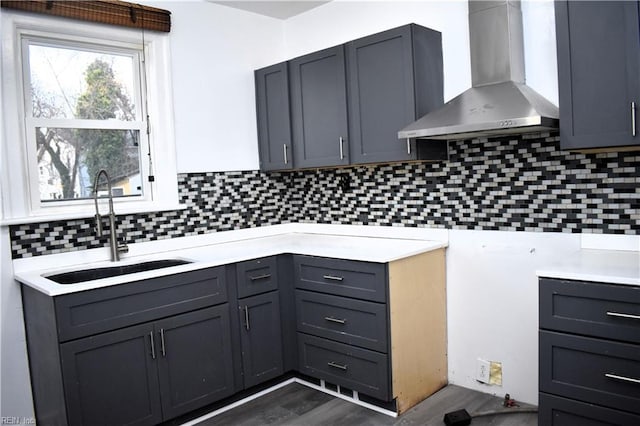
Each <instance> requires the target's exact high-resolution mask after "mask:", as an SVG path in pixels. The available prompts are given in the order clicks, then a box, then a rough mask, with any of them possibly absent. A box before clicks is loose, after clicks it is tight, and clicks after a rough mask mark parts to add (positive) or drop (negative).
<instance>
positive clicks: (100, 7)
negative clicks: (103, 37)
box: [0, 0, 171, 32]
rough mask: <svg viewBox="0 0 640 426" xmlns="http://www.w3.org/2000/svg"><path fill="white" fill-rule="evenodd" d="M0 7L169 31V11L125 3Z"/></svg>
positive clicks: (29, 0)
mask: <svg viewBox="0 0 640 426" xmlns="http://www.w3.org/2000/svg"><path fill="white" fill-rule="evenodd" d="M0 5H1V6H2V7H3V8H7V9H15V10H22V11H26V12H33V13H40V14H44V15H52V16H61V17H64V18H71V19H79V20H82V21H90V22H99V23H102V24H109V25H117V26H121V27H129V28H141V29H145V30H152V31H163V32H169V31H170V30H171V12H169V11H168V10H164V9H157V8H155V7H149V6H143V5H140V4H136V3H128V2H124V1H116V0H98V1H81V0H78V1H51V0H22V1H6V0H2V1H0Z"/></svg>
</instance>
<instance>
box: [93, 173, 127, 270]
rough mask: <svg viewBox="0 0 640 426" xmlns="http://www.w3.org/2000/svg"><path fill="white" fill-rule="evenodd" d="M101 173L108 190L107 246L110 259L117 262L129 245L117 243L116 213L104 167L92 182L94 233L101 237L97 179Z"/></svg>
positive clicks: (109, 181) (109, 182)
mask: <svg viewBox="0 0 640 426" xmlns="http://www.w3.org/2000/svg"><path fill="white" fill-rule="evenodd" d="M102 175H104V177H105V178H106V179H107V191H108V192H109V195H108V197H109V248H110V249H111V261H112V262H117V261H118V260H120V253H127V252H128V251H129V247H128V246H127V245H126V244H118V236H117V235H116V214H115V212H114V211H113V195H112V194H111V180H110V179H109V175H108V174H107V171H106V170H104V169H102V170H100V171H99V172H98V173H96V178H95V179H94V182H93V202H94V203H95V205H96V233H97V234H98V237H102V216H101V215H100V211H99V210H98V181H99V180H100V176H102Z"/></svg>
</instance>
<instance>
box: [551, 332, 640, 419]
mask: <svg viewBox="0 0 640 426" xmlns="http://www.w3.org/2000/svg"><path fill="white" fill-rule="evenodd" d="M540 390H541V391H543V392H548V393H553V394H556V395H562V396H566V397H568V398H572V399H577V400H580V401H584V402H590V403H593V404H598V405H602V406H604V407H610V408H616V409H620V410H624V411H630V412H633V413H640V346H638V345H632V344H627V343H619V342H611V341H606V340H600V339H594V338H590V337H581V336H572V335H568V334H563V333H554V332H549V331H540Z"/></svg>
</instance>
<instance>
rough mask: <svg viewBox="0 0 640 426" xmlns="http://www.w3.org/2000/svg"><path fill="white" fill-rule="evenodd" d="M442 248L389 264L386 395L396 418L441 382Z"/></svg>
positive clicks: (443, 381)
mask: <svg viewBox="0 0 640 426" xmlns="http://www.w3.org/2000/svg"><path fill="white" fill-rule="evenodd" d="M444 253H445V251H444V249H440V250H435V251H431V252H428V253H424V254H420V255H416V256H412V257H408V258H405V259H401V260H398V261H395V262H392V263H390V264H389V305H390V306H389V312H390V321H391V368H392V386H393V388H392V392H393V395H394V396H395V397H396V398H397V400H396V402H397V408H398V414H400V413H403V412H404V411H406V410H408V409H409V408H411V407H413V406H414V405H415V404H417V403H418V402H420V401H422V400H423V399H425V398H426V397H428V396H429V395H431V394H433V393H434V392H436V391H437V390H439V389H441V388H442V387H443V386H445V385H446V384H447V327H446V289H445V260H444Z"/></svg>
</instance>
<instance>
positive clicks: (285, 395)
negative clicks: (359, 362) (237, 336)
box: [198, 383, 538, 426]
mask: <svg viewBox="0 0 640 426" xmlns="http://www.w3.org/2000/svg"><path fill="white" fill-rule="evenodd" d="M462 408H464V409H466V410H467V411H468V412H469V413H472V414H473V413H474V412H483V411H490V410H496V409H503V408H502V399H501V398H498V397H493V396H491V395H487V394H483V393H480V392H476V391H472V390H469V389H465V388H461V387H459V386H453V385H449V386H447V387H445V388H444V389H442V390H440V391H439V392H437V393H436V394H434V395H432V396H431V397H430V398H428V399H427V400H425V401H423V402H422V403H420V404H418V405H416V406H415V407H413V408H412V409H411V410H409V411H407V412H406V413H404V414H403V415H401V416H399V417H397V418H393V417H390V416H386V415H384V414H381V413H377V412H375V411H372V410H369V409H367V408H364V407H360V406H357V405H355V404H352V403H350V402H347V401H344V400H341V399H339V398H334V397H333V396H331V395H328V394H325V393H323V392H320V391H317V390H314V389H311V388H308V387H306V386H303V385H301V384H298V383H292V384H289V385H287V386H284V387H282V388H280V389H278V390H275V391H273V392H271V393H269V394H267V395H264V396H262V397H260V398H258V399H255V400H253V401H251V402H248V403H246V404H244V405H241V406H239V407H236V408H234V409H232V410H229V411H227V412H225V413H222V414H220V415H218V416H216V417H213V418H210V419H207V420H204V421H202V422H200V423H198V426H218V425H234V426H235V425H243V426H252V425H255V426H262V425H305V426H315V425H327V426H329V425H331V426H333V425H349V426H352V425H421V426H436V425H437V426H442V425H444V422H443V417H444V414H445V413H448V412H450V411H455V410H458V409H462ZM503 410H508V409H503ZM537 424H538V421H537V415H536V414H535V413H510V414H504V415H494V416H487V417H478V418H474V419H473V421H472V425H473V426H488V425H491V426H536V425H537Z"/></svg>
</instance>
